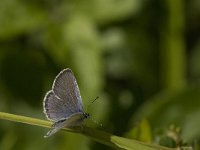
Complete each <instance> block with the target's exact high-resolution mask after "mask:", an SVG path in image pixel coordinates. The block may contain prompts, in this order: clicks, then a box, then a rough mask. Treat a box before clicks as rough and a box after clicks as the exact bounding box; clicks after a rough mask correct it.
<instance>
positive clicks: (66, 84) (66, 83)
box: [44, 68, 83, 122]
mask: <svg viewBox="0 0 200 150" xmlns="http://www.w3.org/2000/svg"><path fill="white" fill-rule="evenodd" d="M82 109H83V108H82V99H81V95H80V91H79V88H78V85H77V82H76V79H75V77H74V75H73V73H72V71H71V70H70V69H68V68H67V69H64V70H62V71H61V72H60V73H59V74H58V75H57V76H56V78H55V80H54V83H53V87H52V90H50V91H49V92H47V94H46V96H45V98H44V112H45V114H46V115H47V118H48V119H50V120H53V121H55V122H57V121H59V120H62V119H65V118H68V117H69V116H71V115H72V114H74V113H77V112H82V111H83V110H82Z"/></svg>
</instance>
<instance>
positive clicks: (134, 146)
mask: <svg viewBox="0 0 200 150" xmlns="http://www.w3.org/2000/svg"><path fill="white" fill-rule="evenodd" d="M0 119H4V120H9V121H14V122H20V123H25V124H31V125H36V126H41V127H48V128H50V127H51V124H52V123H51V122H49V121H45V120H41V119H35V118H31V117H25V116H20V115H14V114H9V113H4V112H0ZM64 130H67V131H69V132H76V133H82V134H84V135H86V136H88V137H90V138H92V139H93V140H95V141H97V142H99V143H102V144H104V145H107V146H109V147H113V148H115V149H127V150H180V148H167V147H163V146H159V145H152V144H147V143H144V142H140V141H136V140H132V139H127V138H123V137H118V136H115V135H112V134H109V133H106V132H103V131H99V130H96V129H93V128H89V127H85V126H84V127H77V128H74V129H68V128H64ZM184 150H191V148H190V147H186V148H184Z"/></svg>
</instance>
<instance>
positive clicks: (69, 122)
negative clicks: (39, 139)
mask: <svg viewBox="0 0 200 150" xmlns="http://www.w3.org/2000/svg"><path fill="white" fill-rule="evenodd" d="M84 119H85V118H84V116H83V114H82V113H80V112H79V113H75V114H73V115H71V116H70V117H68V118H67V119H64V120H60V121H58V122H55V123H54V124H53V127H52V129H51V130H50V131H49V132H47V134H46V135H45V136H44V137H49V136H51V135H53V134H55V133H56V132H58V131H59V130H60V129H62V128H63V127H73V126H77V125H80V124H81V123H82V122H83V120H84Z"/></svg>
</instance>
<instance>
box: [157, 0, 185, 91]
mask: <svg viewBox="0 0 200 150" xmlns="http://www.w3.org/2000/svg"><path fill="white" fill-rule="evenodd" d="M165 4H166V9H167V16H164V18H166V21H165V20H164V21H165V22H164V25H165V26H164V29H162V33H163V35H161V39H162V41H161V60H162V62H161V63H162V65H161V74H162V80H163V81H162V84H163V85H162V86H163V87H164V88H167V89H176V88H180V87H182V86H184V85H185V84H186V79H185V77H186V52H185V43H184V30H185V15H184V1H182V0H176V1H173V0H166V3H165Z"/></svg>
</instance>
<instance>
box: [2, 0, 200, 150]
mask: <svg viewBox="0 0 200 150" xmlns="http://www.w3.org/2000/svg"><path fill="white" fill-rule="evenodd" d="M199 10H200V3H199V2H198V1H196V0H190V1H181V0H177V1H172V0H168V1H157V0H153V1H144V0H143V1H141V0H123V1H120V0H84V1H78V0H68V1H56V0H51V1H47V0H42V1H38V0H36V1H25V0H1V1H0V26H1V28H0V112H8V113H12V114H21V115H24V116H31V117H33V118H42V119H45V116H44V114H43V112H42V100H43V97H44V95H45V93H46V91H48V90H49V89H51V86H52V82H53V79H54V77H55V75H56V74H58V72H59V71H60V70H62V69H64V68H67V67H69V68H71V69H72V70H73V72H74V74H75V76H76V78H77V81H78V84H79V87H80V91H81V95H82V98H83V104H84V109H87V105H90V103H91V101H92V100H93V99H94V98H95V97H96V96H99V97H100V98H99V99H98V100H97V101H96V102H95V103H93V104H92V105H90V107H89V108H88V110H87V111H88V112H89V113H90V114H91V116H92V118H94V120H97V122H99V124H102V125H103V126H102V127H100V126H99V125H97V124H95V123H93V122H92V121H91V120H88V121H87V122H86V125H87V126H89V127H90V128H84V129H85V130H83V131H80V130H78V131H77V132H79V133H81V134H80V135H79V134H73V133H69V132H68V133H65V134H63V133H58V134H56V135H55V136H53V137H52V138H49V139H44V138H43V135H44V134H45V132H46V131H45V130H44V129H43V128H37V127H35V126H27V125H25V124H23V125H22V124H17V123H12V122H6V121H4V120H0V133H1V134H0V147H1V148H2V149H4V150H12V149H15V150H25V149H26V150H27V149H28V150H32V149H35V147H36V146H37V149H38V150H43V149H48V150H54V149H59V150H65V149H66V148H67V149H72V150H73V149H84V150H88V149H95V150H96V149H97V150H98V149H110V147H113V148H121V149H137V150H139V149H156V148H157V149H159V148H161V149H162V148H163V147H159V146H158V147H157V146H155V145H152V143H156V144H159V143H160V144H162V145H165V146H169V147H176V148H174V149H177V146H180V145H182V144H177V141H176V140H174V139H173V138H171V136H168V134H166V133H167V132H165V129H166V130H167V131H168V126H169V125H171V124H173V125H175V126H178V127H180V129H181V133H180V135H179V136H180V139H181V141H183V143H184V141H187V142H188V145H189V146H190V145H194V149H195V150H198V149H199V141H200V140H199V137H200V135H199V133H200V131H199V125H200V120H199V115H200V112H199V110H200V109H199V108H200V102H199V99H200V95H199V93H200V88H199V87H200V84H199V77H200V66H199V64H200V62H199V60H200V59H199V57H200V46H199V45H200V40H199V18H200V15H199V14H200V13H199ZM15 121H17V120H15ZM18 121H19V120H18ZM20 122H23V121H22V120H21V121H20ZM36 122H37V121H36ZM40 123H41V122H40ZM48 125H50V124H48ZM95 128H99V130H96V129H95ZM160 130H161V131H163V130H164V132H163V134H160V135H157V133H158V131H160ZM103 131H106V132H103ZM73 132H75V130H73ZM108 133H112V134H108ZM83 134H84V135H87V136H89V137H90V138H91V139H94V140H95V141H97V142H99V143H101V144H98V143H96V142H92V140H90V138H85V137H84V136H82V135H83ZM115 135H120V136H122V135H124V136H125V137H126V138H123V137H120V136H115ZM127 137H128V138H130V139H127ZM132 139H136V140H139V141H144V142H146V143H148V144H146V143H140V142H138V141H134V140H132ZM158 139H159V140H158ZM77 143H78V144H77ZM105 145H106V146H105ZM154 146H155V147H154ZM165 148H166V147H165ZM182 149H184V148H183V147H182Z"/></svg>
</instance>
